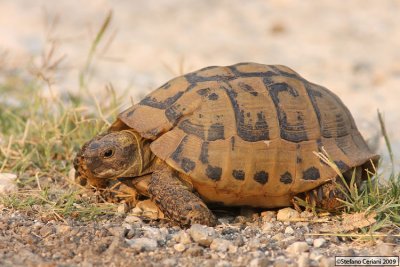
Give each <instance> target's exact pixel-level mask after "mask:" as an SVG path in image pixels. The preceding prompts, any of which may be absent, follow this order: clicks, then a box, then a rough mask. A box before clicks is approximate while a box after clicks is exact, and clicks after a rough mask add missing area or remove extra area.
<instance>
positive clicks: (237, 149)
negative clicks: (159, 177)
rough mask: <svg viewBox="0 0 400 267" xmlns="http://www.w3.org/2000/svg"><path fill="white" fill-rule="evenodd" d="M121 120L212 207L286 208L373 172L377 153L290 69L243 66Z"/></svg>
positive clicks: (190, 79) (203, 73) (170, 87)
mask: <svg viewBox="0 0 400 267" xmlns="http://www.w3.org/2000/svg"><path fill="white" fill-rule="evenodd" d="M119 120H120V121H121V122H123V123H124V124H126V125H127V126H128V127H131V128H133V129H134V130H135V131H137V132H138V133H139V134H140V135H141V136H143V137H144V138H148V139H152V140H154V141H153V142H152V144H151V149H152V151H153V153H154V154H155V155H156V156H158V157H159V158H161V159H163V160H165V161H166V162H167V164H169V165H170V166H172V167H173V168H175V169H176V170H178V171H179V172H180V173H182V174H183V175H185V176H186V177H189V178H190V181H191V183H192V185H193V187H194V188H195V189H196V190H197V191H198V193H199V194H200V195H201V196H202V198H203V199H204V200H206V201H209V202H222V203H224V204H226V205H250V206H257V207H277V206H285V205H288V204H290V201H291V198H292V196H293V195H295V194H297V193H300V192H305V191H308V190H310V189H313V188H315V187H317V186H319V185H321V184H323V183H325V182H327V181H329V180H331V179H333V178H334V177H335V176H336V173H335V172H334V170H333V169H331V168H330V167H329V166H328V165H327V164H325V163H323V162H322V161H321V160H320V159H319V158H318V157H317V156H316V155H315V153H314V152H320V151H322V147H324V149H325V150H326V151H327V153H328V154H329V155H330V156H331V158H332V159H333V160H334V161H335V162H337V164H338V166H339V165H340V166H339V167H340V168H341V171H346V170H348V169H349V168H352V167H355V166H361V165H364V166H365V167H366V168H367V167H368V163H369V161H370V160H372V161H374V162H376V161H377V160H378V158H379V156H377V155H375V154H373V153H371V152H370V151H369V149H368V147H367V145H366V143H365V141H364V139H363V138H362V137H361V135H360V133H359V132H358V130H357V127H356V125H355V123H354V120H353V118H352V116H351V114H350V112H349V110H348V109H347V108H346V107H345V106H344V104H343V103H342V102H341V100H340V99H339V98H338V97H337V96H336V95H335V94H333V93H332V92H331V91H329V90H328V89H326V88H324V87H321V86H318V85H316V84H313V83H310V82H308V81H307V80H305V79H304V78H302V77H301V76H300V75H298V74H297V73H296V72H294V71H293V70H291V69H290V68H288V67H285V66H279V65H263V64H256V63H240V64H236V65H232V66H227V67H217V66H212V67H207V68H204V69H201V70H199V71H197V72H192V73H188V74H186V75H184V76H180V77H177V78H175V79H173V80H171V81H169V82H167V83H166V84H164V85H163V86H161V87H160V88H159V89H157V90H155V91H154V92H152V93H150V94H149V95H148V96H147V97H145V98H144V99H143V100H142V101H141V102H139V103H138V104H136V105H134V106H133V107H131V108H130V109H128V110H126V111H124V112H122V113H121V114H120V116H119ZM116 125H117V124H116Z"/></svg>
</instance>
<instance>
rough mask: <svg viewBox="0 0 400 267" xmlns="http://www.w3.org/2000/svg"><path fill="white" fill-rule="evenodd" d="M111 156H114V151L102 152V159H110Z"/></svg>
mask: <svg viewBox="0 0 400 267" xmlns="http://www.w3.org/2000/svg"><path fill="white" fill-rule="evenodd" d="M113 155H114V150H113V149H107V150H106V152H104V154H103V157H104V158H106V159H108V158H111V157H112V156H113Z"/></svg>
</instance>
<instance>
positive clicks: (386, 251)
mask: <svg viewBox="0 0 400 267" xmlns="http://www.w3.org/2000/svg"><path fill="white" fill-rule="evenodd" d="M375 254H376V255H377V256H393V255H394V254H393V246H391V245H389V244H385V243H382V244H378V245H377V247H376V253H375Z"/></svg>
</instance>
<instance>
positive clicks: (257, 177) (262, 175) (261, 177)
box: [254, 171, 268, 184]
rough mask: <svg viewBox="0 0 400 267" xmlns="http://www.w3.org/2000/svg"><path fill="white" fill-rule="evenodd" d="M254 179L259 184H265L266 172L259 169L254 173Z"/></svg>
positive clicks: (266, 180) (266, 179)
mask: <svg viewBox="0 0 400 267" xmlns="http://www.w3.org/2000/svg"><path fill="white" fill-rule="evenodd" d="M254 180H255V181H256V182H257V183H260V184H266V183H267V182H268V173H266V172H265V171H259V172H256V174H254Z"/></svg>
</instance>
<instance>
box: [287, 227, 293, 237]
mask: <svg viewBox="0 0 400 267" xmlns="http://www.w3.org/2000/svg"><path fill="white" fill-rule="evenodd" d="M285 234H288V235H292V234H294V229H293V228H292V227H291V226H288V227H286V229H285Z"/></svg>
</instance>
